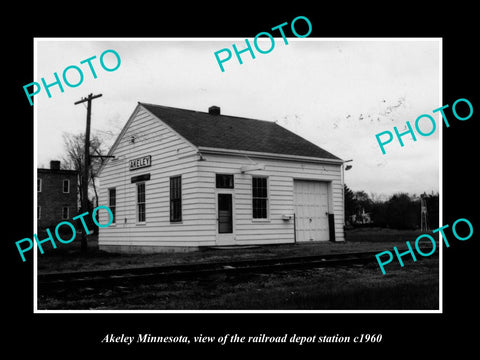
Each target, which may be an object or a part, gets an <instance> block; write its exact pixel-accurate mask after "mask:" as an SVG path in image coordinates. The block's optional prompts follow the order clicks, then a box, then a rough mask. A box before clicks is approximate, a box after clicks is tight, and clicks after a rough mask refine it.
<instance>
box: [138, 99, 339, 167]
mask: <svg viewBox="0 0 480 360" xmlns="http://www.w3.org/2000/svg"><path fill="white" fill-rule="evenodd" d="M139 104H140V105H141V106H143V107H144V108H145V109H147V110H148V111H149V112H150V113H152V114H153V115H154V116H156V117H158V118H159V119H160V120H161V121H163V122H164V123H166V124H167V125H168V126H169V127H171V128H172V129H173V130H174V131H176V132H177V133H178V134H180V135H181V136H182V137H183V138H185V139H186V140H188V141H189V142H191V143H192V144H193V145H195V146H197V147H208V148H219V149H228V150H239V151H250V152H260V153H271V154H281V155H295V156H307V157H314V158H321V159H331V160H339V161H341V159H340V158H338V157H336V156H335V155H333V154H331V153H329V152H328V151H326V150H324V149H322V148H320V147H318V146H317V145H315V144H313V143H311V142H309V141H308V140H305V139H304V138H302V137H301V136H298V135H296V134H294V133H292V132H291V131H289V130H287V129H285V128H283V127H281V126H280V125H278V124H276V123H274V122H271V121H264V120H254V119H248V118H242V117H236V116H228V115H213V114H210V113H208V112H200V111H193V110H185V109H178V108H172V107H167V106H161V105H154V104H146V103H141V102H139Z"/></svg>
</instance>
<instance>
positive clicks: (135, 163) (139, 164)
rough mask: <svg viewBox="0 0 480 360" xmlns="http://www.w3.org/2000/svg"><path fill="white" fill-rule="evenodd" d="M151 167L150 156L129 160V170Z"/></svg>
mask: <svg viewBox="0 0 480 360" xmlns="http://www.w3.org/2000/svg"><path fill="white" fill-rule="evenodd" d="M151 165H152V156H151V155H147V156H143V157H141V158H137V159H133V160H130V170H137V169H142V168H146V167H149V166H151Z"/></svg>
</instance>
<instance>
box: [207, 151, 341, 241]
mask: <svg viewBox="0 0 480 360" xmlns="http://www.w3.org/2000/svg"><path fill="white" fill-rule="evenodd" d="M204 157H205V158H206V160H207V161H202V162H199V171H198V179H199V180H201V182H203V184H207V186H202V187H201V188H199V189H198V191H199V192H203V193H204V194H205V196H204V198H205V199H206V200H207V199H208V197H209V196H212V194H213V196H212V197H211V200H210V203H211V206H212V207H214V205H215V201H216V199H215V196H214V187H215V174H216V173H230V174H234V177H235V181H234V186H235V189H234V199H235V201H234V204H235V208H234V210H233V216H234V224H235V229H234V234H235V242H236V244H238V245H246V244H274V243H288V242H290V243H291V242H293V241H294V229H293V221H284V220H283V219H282V216H283V215H293V213H294V198H293V182H294V179H303V180H317V181H326V182H328V183H329V186H330V187H331V197H332V199H331V200H332V201H331V202H330V203H329V207H331V208H329V211H330V212H333V213H334V214H335V237H336V240H337V241H343V240H344V233H343V224H344V213H343V212H344V209H343V184H342V183H341V166H340V165H333V164H317V163H307V162H299V161H287V160H273V159H261V158H252V157H251V156H250V157H249V158H247V157H244V156H232V155H229V156H226V155H217V154H215V155H214V154H204ZM252 161H254V162H256V163H260V164H264V165H265V169H264V170H255V171H249V172H247V173H245V174H242V173H241V171H240V168H241V167H242V166H245V165H252V164H253V163H252ZM255 175H257V176H267V177H268V219H267V220H263V219H253V218H252V176H255ZM210 186H211V187H210ZM215 229H216V227H215Z"/></svg>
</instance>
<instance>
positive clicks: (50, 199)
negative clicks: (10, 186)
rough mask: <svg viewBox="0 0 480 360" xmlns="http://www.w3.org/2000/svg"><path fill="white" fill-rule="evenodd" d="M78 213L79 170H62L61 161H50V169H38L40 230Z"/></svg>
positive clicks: (38, 217)
mask: <svg viewBox="0 0 480 360" xmlns="http://www.w3.org/2000/svg"><path fill="white" fill-rule="evenodd" d="M77 214H78V172H77V171H76V170H61V169H60V161H56V160H52V161H50V169H37V224H38V225H37V227H38V229H37V230H38V232H41V231H42V230H45V229H46V228H50V231H53V229H54V228H55V226H56V225H57V224H58V223H59V222H61V221H63V220H67V219H71V218H72V217H74V216H76V215H77Z"/></svg>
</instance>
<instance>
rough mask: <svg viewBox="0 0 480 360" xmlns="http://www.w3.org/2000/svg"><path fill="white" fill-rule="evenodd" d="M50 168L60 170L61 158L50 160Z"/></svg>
mask: <svg viewBox="0 0 480 360" xmlns="http://www.w3.org/2000/svg"><path fill="white" fill-rule="evenodd" d="M50 170H60V161H59V160H51V161H50Z"/></svg>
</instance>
